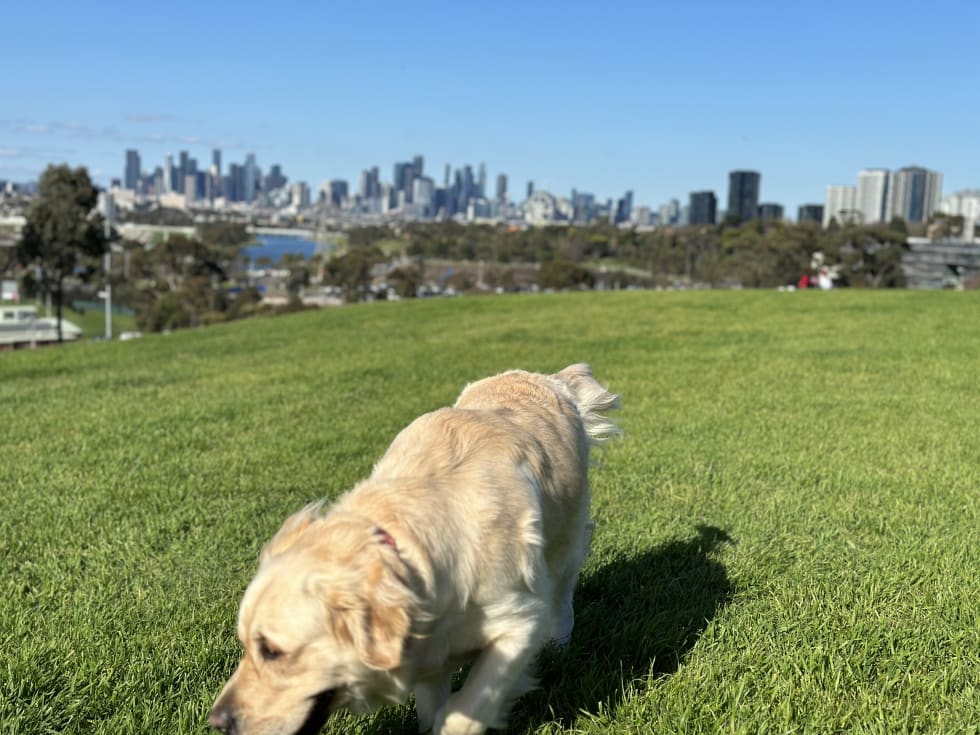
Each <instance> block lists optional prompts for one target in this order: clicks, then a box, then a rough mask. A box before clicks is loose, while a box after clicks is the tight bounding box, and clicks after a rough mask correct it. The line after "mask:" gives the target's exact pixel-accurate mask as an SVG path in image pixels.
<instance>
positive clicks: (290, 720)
mask: <svg viewBox="0 0 980 735" xmlns="http://www.w3.org/2000/svg"><path fill="white" fill-rule="evenodd" d="M617 401H618V397H617V396H615V395H613V394H611V393H609V392H608V391H606V390H605V389H604V388H602V386H600V385H599V384H598V383H597V382H596V381H595V379H594V378H593V377H592V374H591V372H590V370H589V368H588V366H587V365H572V366H570V367H568V368H566V369H565V370H562V371H561V372H560V373H557V374H556V375H550V376H546V375H539V374H534V373H527V372H522V371H511V372H507V373H503V374H501V375H498V376H496V377H493V378H488V379H485V380H481V381H479V382H477V383H474V384H471V385H469V386H467V387H466V389H465V390H464V391H463V392H462V394H461V395H460V397H459V399H458V400H457V401H456V404H455V406H453V407H452V408H443V409H440V410H438V411H434V412H432V413H429V414H425V415H424V416H421V417H419V418H418V419H416V420H415V421H414V422H413V423H412V424H411V425H409V426H408V427H407V428H406V429H404V430H403V431H402V432H401V433H400V434H399V435H398V436H397V437H396V438H395V440H394V441H393V442H392V444H391V446H390V447H389V449H388V451H387V452H386V453H385V455H384V456H383V457H382V458H381V460H380V461H379V462H378V463H377V464H376V465H375V467H374V471H373V472H372V474H371V476H370V477H369V478H368V479H367V480H364V481H363V482H361V483H359V484H358V485H357V486H356V487H354V489H353V490H351V491H350V492H349V493H347V494H346V495H344V496H343V497H341V498H340V499H339V500H338V501H337V502H336V503H334V504H333V505H332V506H329V507H328V506H325V505H323V504H319V503H318V504H314V505H311V506H308V507H307V508H304V509H303V510H301V511H300V512H299V513H297V514H296V515H294V516H292V517H291V518H289V519H288V520H287V521H286V522H285V523H284V524H283V527H282V528H281V529H280V531H279V532H278V533H277V534H276V536H275V537H274V538H273V539H272V540H271V541H270V542H269V543H268V544H267V546H266V548H265V549H264V550H263V553H262V556H261V560H260V564H259V569H258V572H257V574H256V576H255V578H254V579H253V580H252V582H251V584H250V585H249V586H248V589H247V590H246V592H245V595H244V598H243V600H242V603H241V609H240V614H239V622H238V636H239V638H240V639H241V641H242V643H243V645H244V656H243V659H242V662H241V664H240V665H239V667H238V669H237V670H236V671H235V673H234V675H233V676H232V677H231V679H230V680H229V681H228V683H227V684H226V686H225V688H224V690H223V691H222V693H221V695H220V696H219V697H218V700H217V702H216V703H215V707H214V710H212V715H211V720H210V721H211V723H212V725H213V726H215V727H217V728H219V729H221V730H222V731H223V732H227V733H234V734H235V735H272V734H276V735H279V734H282V735H292V733H296V732H299V731H304V732H310V731H314V730H315V729H319V726H320V723H319V722H316V721H312V722H311V719H312V720H316V719H317V718H316V717H315V716H311V714H310V713H311V710H314V709H315V707H314V702H315V701H316V698H317V695H321V694H322V695H323V697H324V698H325V699H324V701H329V708H328V709H329V711H333V710H336V709H338V708H341V707H346V708H349V709H351V710H353V711H355V712H368V711H371V710H372V709H374V708H375V707H377V706H379V705H380V704H383V703H386V702H392V703H397V702H403V701H405V699H406V698H407V696H408V694H409V692H414V694H415V700H416V707H417V710H418V719H419V729H420V731H423V732H424V731H426V730H429V729H432V730H433V731H434V733H436V735H452V734H455V733H471V734H473V735H476V734H478V733H482V732H484V731H485V730H486V729H487V728H489V727H498V726H501V725H502V724H503V722H504V718H505V717H506V713H507V710H508V708H509V706H510V703H511V702H512V701H513V700H514V699H515V698H516V697H518V696H520V695H521V694H522V693H523V692H525V691H526V690H527V689H529V688H530V687H531V686H532V683H533V680H532V679H531V677H530V676H529V674H528V668H529V666H530V664H531V663H532V661H533V658H534V656H535V655H536V654H537V652H538V651H539V650H540V649H541V647H542V646H543V645H544V644H545V642H546V641H548V640H549V639H551V640H554V641H556V642H558V643H559V644H563V643H566V642H567V641H568V639H569V638H570V636H571V632H572V625H573V615H572V607H571V601H572V594H573V591H574V588H575V583H576V580H577V577H578V572H579V569H580V568H581V565H582V561H583V559H584V558H585V555H586V553H587V551H588V545H589V541H590V539H591V535H592V527H593V524H592V522H591V520H590V517H589V481H588V474H587V473H588V467H589V448H590V445H592V444H594V443H596V442H598V441H600V440H602V439H604V438H606V437H607V436H610V435H612V434H613V433H615V432H616V428H615V426H614V425H613V424H612V423H611V422H609V421H608V419H606V418H605V417H604V416H602V412H603V411H605V410H608V409H611V408H614V407H616V405H617ZM467 661H472V663H473V665H472V667H471V669H470V671H469V674H468V676H467V679H466V681H465V683H464V685H463V687H462V688H461V689H460V690H459V691H458V692H456V693H453V694H451V693H450V682H451V677H452V674H453V672H454V671H456V670H457V669H458V667H459V666H460V665H461V664H462V663H465V662H467ZM308 717H309V718H310V719H308ZM304 723H305V724H304ZM304 728H305V729H304Z"/></svg>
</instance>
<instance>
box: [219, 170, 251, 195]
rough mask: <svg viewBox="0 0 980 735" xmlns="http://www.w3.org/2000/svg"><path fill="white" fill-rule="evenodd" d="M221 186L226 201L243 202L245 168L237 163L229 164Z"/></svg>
mask: <svg viewBox="0 0 980 735" xmlns="http://www.w3.org/2000/svg"><path fill="white" fill-rule="evenodd" d="M222 185H223V188H224V191H225V198H226V199H228V200H229V201H232V202H242V201H245V167H244V166H242V165H241V164H238V163H233V164H231V165H230V166H229V167H228V176H227V177H225V179H224V180H223V181H222Z"/></svg>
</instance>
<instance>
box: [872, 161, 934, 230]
mask: <svg viewBox="0 0 980 735" xmlns="http://www.w3.org/2000/svg"><path fill="white" fill-rule="evenodd" d="M942 189H943V175H942V174H941V173H937V172H936V171H929V170H928V169H925V168H922V167H921V166H906V167H905V168H900V169H899V170H898V171H894V172H892V174H891V177H890V178H889V181H888V193H889V196H888V208H887V209H886V212H885V221H888V222H890V221H891V219H892V217H901V218H902V219H904V220H905V221H906V222H925V221H927V220H928V219H929V217H931V216H932V214H933V212H935V211H936V209H937V208H938V207H939V200H940V199H941V198H942Z"/></svg>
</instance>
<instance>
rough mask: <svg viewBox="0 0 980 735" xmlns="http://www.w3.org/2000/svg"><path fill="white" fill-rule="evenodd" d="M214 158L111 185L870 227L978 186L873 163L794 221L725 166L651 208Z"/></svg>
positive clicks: (440, 207) (753, 180)
mask: <svg viewBox="0 0 980 735" xmlns="http://www.w3.org/2000/svg"><path fill="white" fill-rule="evenodd" d="M222 160H223V154H222V151H221V150H220V149H217V148H215V149H212V151H211V161H212V163H211V166H209V167H208V168H206V169H204V168H200V167H199V166H198V162H197V159H196V158H194V157H193V156H191V154H190V152H188V151H180V153H179V156H178V157H177V158H176V159H175V158H174V156H173V155H172V154H169V153H168V154H167V155H166V156H165V158H164V165H163V166H162V167H161V166H156V167H155V168H153V169H152V170H149V169H148V168H147V169H144V168H143V165H142V158H141V155H140V152H139V150H135V149H127V150H126V151H125V162H124V167H123V176H122V177H120V178H113V179H112V187H113V190H117V189H122V190H126V191H127V192H128V194H129V195H128V197H127V198H126V199H125V202H124V203H122V204H123V206H125V207H129V206H133V205H134V203H135V202H136V198H141V199H143V200H145V199H150V200H157V201H159V202H161V203H163V204H165V205H167V204H169V206H179V207H184V206H189V207H193V206H204V207H212V206H219V207H224V206H226V205H228V204H242V203H244V204H252V203H253V202H258V203H259V204H260V206H265V207H269V206H272V207H273V208H276V209H287V208H288V209H289V210H290V211H291V212H292V213H293V214H299V213H300V210H301V209H304V208H307V207H309V206H311V205H312V204H315V203H316V202H317V201H321V202H323V203H325V204H330V205H333V206H335V207H336V208H337V209H338V210H340V211H342V212H343V213H345V215H349V216H354V217H356V216H358V215H396V216H402V217H405V216H408V217H410V218H418V219H441V218H452V217H461V218H462V219H464V220H467V221H472V220H474V219H487V218H489V219H510V220H513V218H514V217H523V218H526V219H527V220H528V221H538V220H539V221H545V220H552V221H556V220H567V221H576V222H592V221H595V220H596V219H604V220H608V221H609V222H613V223H616V224H620V223H627V222H630V223H633V224H635V225H655V224H656V225H668V226H672V225H688V224H715V223H721V222H723V221H732V220H734V221H742V222H744V221H748V220H752V219H761V220H770V221H773V220H788V221H794V220H795V221H798V222H803V221H813V222H817V223H822V225H823V226H824V227H827V226H828V224H829V223H830V220H832V219H835V220H837V221H838V222H842V221H851V222H860V223H865V224H875V223H887V222H890V221H891V220H892V219H893V218H895V217H898V218H900V219H902V220H904V221H906V222H908V223H920V222H925V221H927V220H928V219H929V218H930V217H931V216H932V214H933V213H934V212H936V211H944V212H946V213H949V214H963V215H967V216H968V218H969V219H972V220H975V219H977V214H978V213H977V211H976V206H977V203H976V201H974V200H976V199H977V191H978V190H964V191H959V192H950V196H948V197H946V198H945V200H946V202H945V203H944V204H941V200H943V199H944V197H943V174H942V173H941V172H937V171H932V170H929V169H925V168H922V167H919V166H904V167H902V168H900V169H897V170H894V171H893V170H889V169H881V168H876V169H863V170H861V171H858V172H857V175H856V182H857V183H856V184H854V185H850V184H848V185H830V186H827V187H826V189H825V195H824V199H823V201H822V203H819V202H810V203H806V204H802V205H799V206H798V207H797V208H796V216H795V218H794V217H793V216H792V215H793V212H792V211H787V209H786V207H785V205H783V204H782V203H781V202H774V201H772V200H769V201H763V200H762V199H761V197H760V191H761V181H762V174H761V172H758V171H751V170H744V169H743V170H735V171H730V172H729V173H728V189H727V201H728V208H727V209H724V210H723V209H719V208H718V198H717V197H716V195H715V192H714V191H713V190H702V191H692V192H690V193H689V194H688V196H687V197H686V199H685V201H686V203H685V204H682V203H681V199H682V198H683V197H682V196H681V197H672V198H671V199H670V200H668V201H667V202H665V203H663V204H661V205H660V206H659V207H657V208H656V209H655V208H654V207H651V206H649V205H646V204H642V203H637V206H636V207H634V201H633V200H634V192H633V191H626V192H624V193H623V196H622V197H607V198H605V199H602V198H600V197H597V196H595V194H594V193H592V192H588V191H581V190H577V189H572V191H571V192H570V193H569V196H567V197H566V196H564V193H562V192H545V191H544V190H540V189H538V190H535V187H534V182H533V181H528V182H527V188H526V194H525V196H524V197H522V196H521V195H520V194H517V195H516V196H511V194H510V191H509V189H508V176H507V174H506V172H501V173H499V174H497V176H496V183H495V186H494V187H493V190H492V191H491V187H490V181H489V179H488V176H487V167H486V164H485V163H484V162H481V163H480V164H479V166H478V167H477V169H476V173H475V172H474V167H473V166H472V165H470V164H464V165H462V167H460V168H455V169H454V168H453V166H452V165H451V164H449V163H446V164H444V165H443V166H442V167H441V170H442V172H443V174H442V179H441V182H440V181H438V180H437V177H436V176H435V172H434V171H433V170H432V167H431V166H430V167H429V168H428V169H427V168H426V166H425V156H424V155H421V154H415V155H413V156H412V157H411V160H406V161H396V162H394V163H393V164H392V177H391V179H390V181H388V180H385V179H383V178H382V175H381V167H380V166H369V167H367V168H364V169H362V170H361V173H360V176H359V178H358V182H357V184H356V185H355V184H354V183H353V182H349V181H347V180H346V179H331V180H323V181H321V182H320V184H319V186H317V187H316V189H315V190H311V187H310V186H309V185H308V183H307V182H305V181H292V182H291V181H290V180H289V176H288V174H287V173H286V172H285V171H284V170H283V167H282V166H281V165H280V164H276V163H274V164H271V165H270V167H269V169H268V173H265V174H263V169H262V167H261V165H260V164H259V163H258V158H257V156H256V154H255V153H248V154H246V156H245V162H244V165H242V164H237V163H234V162H231V163H229V166H228V169H227V172H226V171H225V170H224V169H223V167H222ZM287 184H288V187H287ZM539 192H540V193H542V194H544V195H545V199H540V198H538V197H536V198H535V199H533V200H532V193H535V194H537V193H539ZM314 193H315V196H314V195H313V194H314ZM174 194H177V195H180V197H181V198H180V199H179V200H172V199H171V200H169V202H168V201H167V199H166V198H167V197H168V196H171V195H174ZM260 194H261V196H259V195H260ZM722 195H723V196H724V192H722ZM954 200H957V201H954ZM195 202H196V203H197V204H196V205H195ZM515 205H521V208H522V210H523V211H520V212H519V211H518V210H516V209H514V206H515Z"/></svg>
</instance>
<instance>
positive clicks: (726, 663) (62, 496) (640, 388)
mask: <svg viewBox="0 0 980 735" xmlns="http://www.w3.org/2000/svg"><path fill="white" fill-rule="evenodd" d="M978 313H980V299H978V295H977V294H976V293H971V292H966V293H918V292H844V291H836V292H832V293H827V294H824V293H809V292H807V293H795V294H783V293H769V292H767V293H761V292H754V293H753V292H740V293H720V292H711V293H650V292H644V293H639V292H637V293H618V294H577V295H554V296H543V295H542V296H536V297H501V298H489V297H488V298H475V299H459V300H452V301H447V300H439V301H423V302H399V303H394V304H375V305H371V306H363V307H351V308H344V309H335V310H325V311H320V312H313V313H310V312H307V313H301V314H298V315H294V316H290V317H280V318H276V319H267V320H256V321H249V322H239V323H233V324H228V325H223V326H220V327H213V328H208V329H202V330H197V331H193V332H183V333H175V334H172V335H170V336H153V337H147V338H145V339H143V340H139V341H136V342H129V343H118V342H114V343H108V344H80V345H70V346H66V347H62V348H57V349H54V348H52V349H47V350H41V351H38V352H36V353H13V354H5V355H0V406H3V415H4V417H5V418H4V420H3V421H0V446H2V447H3V450H2V451H3V453H2V461H0V733H38V734H41V733H83V732H84V733H90V732H91V733H106V734H108V733H113V734H116V733H149V732H159V733H204V732H205V730H206V728H205V725H204V720H205V717H206V713H207V710H208V708H209V706H210V703H211V701H212V699H213V697H214V695H215V694H216V692H217V691H218V689H219V687H220V685H221V684H222V682H223V680H224V678H225V677H226V676H227V675H228V674H229V673H230V672H231V670H232V668H233V667H234V665H235V663H236V661H237V656H238V647H237V644H236V642H235V640H234V625H235V614H236V609H237V605H238V601H239V599H240V596H241V593H242V591H243V589H244V587H245V585H246V583H247V582H248V580H249V579H250V577H251V574H252V573H253V571H254V567H255V560H256V557H257V554H258V551H259V549H260V547H261V545H262V544H263V542H264V541H265V540H267V539H268V538H269V536H270V535H271V534H272V533H273V532H274V531H275V529H276V528H277V527H278V526H279V524H280V523H281V521H282V520H283V518H284V517H285V516H286V515H287V514H288V513H290V512H291V511H293V510H295V509H297V508H298V507H300V506H301V505H302V504H304V503H306V502H307V501H309V500H312V499H315V498H318V497H321V496H335V495H337V494H338V493H340V492H342V491H344V490H345V489H346V488H348V487H349V486H350V485H351V484H352V483H354V482H355V481H356V480H357V479H358V478H361V477H363V476H365V475H366V474H367V473H368V472H369V471H370V468H371V465H372V463H373V462H374V461H375V460H376V459H377V458H378V457H379V456H380V454H381V452H382V451H383V450H384V448H385V447H386V445H387V444H388V442H389V441H390V440H391V439H392V437H393V436H394V434H395V433H396V432H397V431H398V430H399V429H400V428H401V427H403V426H404V425H405V424H406V423H408V422H409V421H410V420H411V419H412V418H414V417H415V416H416V415H418V414H420V413H422V412H424V411H427V410H431V409H433V408H436V407H438V406H443V405H446V404H449V403H451V402H452V401H453V400H454V399H455V396H456V394H457V393H458V392H459V390H460V389H461V388H462V387H463V385H464V384H465V383H466V382H467V381H469V380H473V379H476V378H480V377H483V376H485V375H489V374H492V373H494V372H496V371H499V370H502V369H505V368H509V367H514V366H523V367H527V368H530V369H534V370H544V371H552V370H557V369H559V368H561V367H563V366H564V365H566V364H568V363H570V362H574V361H579V360H586V361H589V362H591V363H592V365H593V368H594V371H595V374H596V375H597V376H598V377H599V378H600V380H601V381H603V382H604V383H606V384H607V385H608V386H609V387H610V388H611V389H612V390H614V391H616V392H619V393H622V395H623V401H624V410H623V411H622V412H621V414H620V422H621V424H622V426H623V427H624V429H625V430H626V435H625V437H624V438H623V439H622V440H621V441H618V442H616V443H614V444H613V445H611V446H609V447H608V448H607V449H606V450H605V451H603V452H602V454H601V457H600V461H601V466H600V467H598V468H597V469H596V470H595V471H594V475H593V478H594V482H593V485H594V515H595V516H596V518H597V520H598V529H597V531H596V536H595V542H594V546H593V554H592V556H591V557H590V558H589V560H588V562H587V565H586V569H585V571H584V573H583V576H582V580H581V583H580V588H579V590H578V595H577V609H578V624H577V627H576V631H575V637H574V640H573V643H572V645H571V647H570V649H569V650H568V651H566V652H564V653H557V652H550V651H549V652H547V653H546V655H544V656H543V660H542V662H541V674H542V689H541V690H539V691H537V692H534V693H532V694H530V695H528V696H527V697H525V698H524V699H523V700H522V701H521V702H520V703H519V704H518V706H517V708H516V709H515V712H514V715H513V718H512V725H511V730H512V731H513V732H524V731H534V732H540V733H559V732H584V733H613V732H616V733H619V732H655V733H804V732H821V733H822V732H858V733H898V732H901V733H904V732H923V733H924V732H941V733H968V732H972V733H976V732H977V723H980V657H978V651H980V574H978V570H980V500H978V488H980V470H978V458H980V431H978V426H980V424H978V419H977V417H978V414H980V411H978V409H980V405H978V399H977V395H978V391H977V376H978V375H980V372H978V366H980V320H978V319H977V314H978ZM414 723H415V718H414V714H413V712H412V710H410V709H409V708H391V709H387V710H384V711H382V712H380V713H379V714H377V715H375V716H374V717H373V718H357V717H352V716H344V717H341V718H339V719H337V720H334V721H332V723H331V724H330V725H329V726H328V728H327V729H328V731H329V732H334V733H341V732H345V733H346V732H365V733H384V732H389V731H393V732H411V731H412V730H413V728H414Z"/></svg>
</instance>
